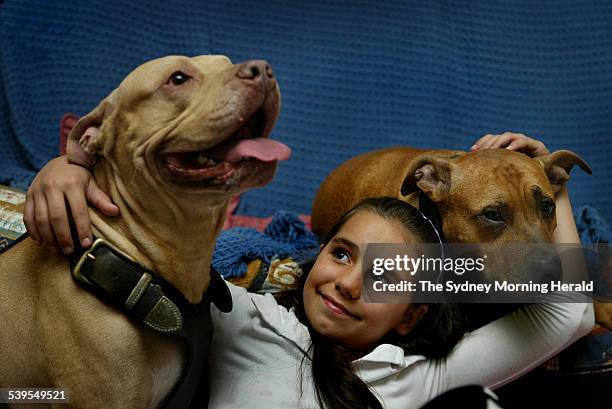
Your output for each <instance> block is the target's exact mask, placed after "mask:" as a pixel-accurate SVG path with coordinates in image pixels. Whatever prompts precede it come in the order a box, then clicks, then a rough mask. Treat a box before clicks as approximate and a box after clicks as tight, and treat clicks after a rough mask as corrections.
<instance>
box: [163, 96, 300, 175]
mask: <svg viewBox="0 0 612 409" xmlns="http://www.w3.org/2000/svg"><path fill="white" fill-rule="evenodd" d="M266 125H267V123H266V113H265V111H264V109H263V108H261V109H259V110H258V111H257V112H255V113H254V114H253V115H252V116H251V118H249V120H248V121H247V122H246V123H245V124H244V125H243V126H242V127H241V128H240V129H238V130H237V131H236V132H234V133H233V134H232V135H231V136H229V137H228V138H227V139H226V140H225V141H223V142H221V143H220V144H219V145H216V146H214V147H212V148H209V149H206V150H203V151H193V152H172V153H165V154H162V155H161V156H160V159H161V160H160V162H161V163H160V164H161V166H162V168H163V169H164V171H165V173H166V174H167V176H169V178H170V179H171V180H172V181H173V182H179V183H182V184H184V183H188V184H193V183H194V182H196V183H197V184H198V185H204V186H215V185H222V184H225V183H227V182H228V181H229V180H231V179H232V178H236V177H246V176H248V175H245V174H244V172H239V170H240V169H241V168H244V167H247V165H248V168H249V169H250V171H251V172H252V171H255V172H257V171H258V170H265V168H270V167H271V168H274V167H275V166H276V162H278V161H283V160H287V159H288V158H289V156H290V155H291V150H290V149H289V147H288V146H287V145H285V144H283V143H281V142H278V141H275V140H272V139H269V138H267V135H264V132H265V131H266V128H267V126H266ZM268 173H269V172H268Z"/></svg>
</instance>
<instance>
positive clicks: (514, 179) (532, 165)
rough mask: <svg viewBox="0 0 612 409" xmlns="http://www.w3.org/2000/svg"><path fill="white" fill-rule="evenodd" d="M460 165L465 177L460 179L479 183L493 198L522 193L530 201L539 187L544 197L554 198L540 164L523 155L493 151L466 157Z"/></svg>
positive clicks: (480, 152)
mask: <svg viewBox="0 0 612 409" xmlns="http://www.w3.org/2000/svg"><path fill="white" fill-rule="evenodd" d="M456 162H457V163H461V164H462V166H459V167H458V169H461V173H463V176H464V177H460V179H462V180H464V181H471V183H475V184H476V185H478V186H480V188H479V189H482V191H483V192H484V191H488V192H489V193H490V195H493V194H494V192H496V193H497V194H498V195H499V194H502V192H503V191H507V192H508V193H511V192H522V193H523V196H524V197H525V198H527V197H530V196H531V195H532V193H533V188H534V187H536V186H537V187H539V188H540V190H541V191H542V192H543V193H545V194H547V195H552V186H551V184H550V182H549V180H548V178H547V176H546V173H545V172H544V169H543V167H542V165H541V164H540V162H538V161H536V160H534V159H532V158H530V157H528V156H527V155H525V154H523V153H520V152H514V151H509V150H506V149H490V150H484V151H477V152H472V153H470V154H466V155H464V156H462V157H460V158H458V159H457V160H456ZM485 195H486V194H485Z"/></svg>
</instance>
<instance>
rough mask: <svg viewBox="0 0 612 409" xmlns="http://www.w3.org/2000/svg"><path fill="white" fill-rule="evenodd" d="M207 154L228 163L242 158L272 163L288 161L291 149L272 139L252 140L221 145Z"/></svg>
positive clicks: (241, 140)
mask: <svg viewBox="0 0 612 409" xmlns="http://www.w3.org/2000/svg"><path fill="white" fill-rule="evenodd" d="M207 154H208V155H209V156H211V157H213V158H216V159H221V160H225V161H228V162H238V161H240V160H241V159H244V158H254V159H257V160H260V161H262V162H274V161H282V160H287V159H289V156H290V155H291V149H290V148H289V147H288V146H287V145H285V144H284V143H281V142H278V141H274V140H272V139H268V138H253V139H240V140H237V141H230V142H226V143H222V144H221V145H219V146H217V147H215V148H212V149H210V150H209V151H208V152H207Z"/></svg>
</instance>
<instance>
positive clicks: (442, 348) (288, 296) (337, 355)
mask: <svg viewBox="0 0 612 409" xmlns="http://www.w3.org/2000/svg"><path fill="white" fill-rule="evenodd" d="M362 211H366V212H371V213H374V214H377V215H379V216H381V217H384V218H385V219H388V220H393V221H398V222H400V223H401V224H402V225H403V226H404V227H405V228H406V230H407V231H409V232H410V233H411V234H412V235H413V236H414V237H415V238H416V240H417V241H419V242H423V243H440V236H439V235H438V233H437V231H436V229H435V228H434V226H433V224H431V222H430V221H429V220H428V219H427V218H426V217H425V216H423V214H422V213H421V212H420V211H419V210H418V209H416V208H414V207H413V206H411V205H409V204H408V203H406V202H403V201H401V200H398V199H394V198H391V197H382V198H372V199H366V200H363V201H362V202H360V203H359V204H357V205H356V206H355V207H353V208H352V209H351V210H349V211H348V212H347V213H346V214H345V215H344V216H342V218H340V220H338V221H337V222H336V224H334V226H333V227H332V228H331V229H330V231H329V233H328V234H327V236H326V237H325V239H324V240H323V242H322V244H323V246H326V245H327V243H329V242H330V241H331V239H333V238H334V236H335V235H336V234H337V233H338V231H340V229H341V228H342V226H343V225H344V224H345V223H346V222H347V221H348V220H349V219H350V218H351V217H352V216H353V215H355V214H356V213H358V212H362ZM440 244H441V243H440ZM313 265H314V260H313V261H310V262H307V263H304V264H303V265H302V270H303V272H304V273H303V274H302V276H301V277H300V279H299V283H298V286H297V288H296V289H295V290H290V291H285V292H283V293H281V294H280V295H279V296H278V297H277V301H278V303H279V304H281V305H283V306H285V307H287V308H291V307H293V308H294V309H295V314H296V316H297V317H298V319H299V320H300V321H301V322H302V323H303V324H304V325H306V326H307V327H308V331H309V332H310V336H311V339H312V344H311V347H310V350H311V351H312V358H311V359H312V362H311V366H312V377H313V382H314V386H315V393H316V396H317V401H318V402H319V405H320V406H321V407H322V408H328V409H332V408H333V409H336V408H341V409H349V408H355V409H356V408H371V409H382V406H381V404H380V402H379V401H378V399H377V398H376V397H375V396H374V394H373V393H372V392H371V391H370V389H369V388H368V386H367V384H366V383H365V382H364V381H362V380H361V379H360V378H359V377H358V376H357V375H356V374H355V372H354V368H353V365H352V361H353V359H354V356H353V354H352V352H351V351H349V350H348V349H347V348H345V347H344V346H342V345H340V344H337V343H335V342H334V341H332V340H329V339H327V338H325V337H323V336H321V335H320V334H318V333H317V332H316V331H314V330H313V328H312V327H311V325H310V323H309V322H308V317H307V316H306V312H305V309H304V299H303V290H304V283H305V282H306V278H307V276H308V274H309V273H310V269H311V268H312V266H313ZM464 333H465V329H464V322H463V319H462V315H461V313H460V312H459V309H458V308H457V306H456V305H455V304H428V310H427V313H426V314H425V315H424V316H423V318H421V320H420V321H419V322H418V324H417V325H416V326H415V327H414V328H413V329H412V330H411V331H410V332H409V333H408V334H407V335H404V336H401V335H399V334H397V333H396V332H395V331H392V332H391V333H389V334H387V335H386V336H385V337H384V338H383V339H382V340H381V343H390V344H394V345H397V346H399V347H401V348H402V349H403V350H404V353H406V354H412V355H424V356H426V357H428V358H441V357H444V356H446V355H447V354H448V353H449V352H450V351H451V350H452V349H453V348H454V346H455V345H456V344H457V342H458V341H459V340H460V339H461V337H462V336H463V334H464ZM306 357H307V355H306V354H305V356H304V358H303V359H302V365H303V363H304V359H305V358H306Z"/></svg>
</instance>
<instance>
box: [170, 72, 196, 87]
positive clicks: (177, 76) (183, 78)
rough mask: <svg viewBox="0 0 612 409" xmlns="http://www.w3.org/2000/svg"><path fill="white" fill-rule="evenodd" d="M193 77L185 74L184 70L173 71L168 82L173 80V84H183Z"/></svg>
mask: <svg viewBox="0 0 612 409" xmlns="http://www.w3.org/2000/svg"><path fill="white" fill-rule="evenodd" d="M189 78H191V77H190V76H189V75H187V74H185V73H184V72H182V71H176V72H174V73H172V75H171V76H170V78H169V79H168V83H170V82H172V84H173V85H176V86H178V85H182V84H184V83H186V82H187V80H189Z"/></svg>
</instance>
